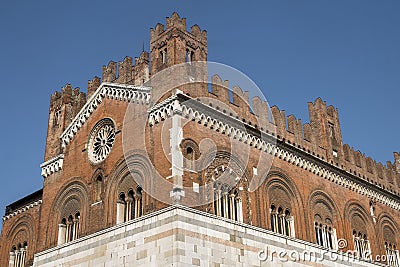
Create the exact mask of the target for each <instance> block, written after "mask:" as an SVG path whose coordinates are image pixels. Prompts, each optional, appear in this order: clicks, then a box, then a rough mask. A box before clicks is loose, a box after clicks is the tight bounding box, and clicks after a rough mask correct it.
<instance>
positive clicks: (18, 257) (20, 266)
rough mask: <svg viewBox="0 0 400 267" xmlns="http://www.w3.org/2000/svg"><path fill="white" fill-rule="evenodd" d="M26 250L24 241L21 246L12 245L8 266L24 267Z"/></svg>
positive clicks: (26, 244)
mask: <svg viewBox="0 0 400 267" xmlns="http://www.w3.org/2000/svg"><path fill="white" fill-rule="evenodd" d="M27 249H28V242H26V241H24V242H23V243H22V244H21V243H19V244H18V245H13V246H12V249H11V251H10V260H9V263H8V266H12V267H25V262H26V251H27Z"/></svg>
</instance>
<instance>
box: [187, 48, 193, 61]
mask: <svg viewBox="0 0 400 267" xmlns="http://www.w3.org/2000/svg"><path fill="white" fill-rule="evenodd" d="M192 61H194V52H193V51H191V50H189V49H186V62H192Z"/></svg>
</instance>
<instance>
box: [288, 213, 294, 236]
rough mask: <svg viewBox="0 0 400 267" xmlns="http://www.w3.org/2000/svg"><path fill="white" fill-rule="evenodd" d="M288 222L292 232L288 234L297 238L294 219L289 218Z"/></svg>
mask: <svg viewBox="0 0 400 267" xmlns="http://www.w3.org/2000/svg"><path fill="white" fill-rule="evenodd" d="M287 221H288V222H289V231H290V233H288V235H289V236H291V237H295V236H296V233H295V230H294V217H293V216H288V218H287Z"/></svg>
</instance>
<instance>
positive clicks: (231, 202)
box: [229, 194, 238, 220]
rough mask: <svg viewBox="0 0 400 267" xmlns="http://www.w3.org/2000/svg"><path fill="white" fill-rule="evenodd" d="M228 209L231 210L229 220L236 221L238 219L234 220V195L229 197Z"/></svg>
mask: <svg viewBox="0 0 400 267" xmlns="http://www.w3.org/2000/svg"><path fill="white" fill-rule="evenodd" d="M229 207H230V210H231V214H230V219H232V220H238V218H236V214H237V209H236V205H235V195H234V194H230V195H229Z"/></svg>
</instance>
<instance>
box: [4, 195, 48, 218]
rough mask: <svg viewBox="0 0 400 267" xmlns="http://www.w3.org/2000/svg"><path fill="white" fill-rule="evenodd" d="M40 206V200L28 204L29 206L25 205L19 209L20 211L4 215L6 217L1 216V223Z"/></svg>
mask: <svg viewBox="0 0 400 267" xmlns="http://www.w3.org/2000/svg"><path fill="white" fill-rule="evenodd" d="M40 204H42V200H41V199H39V200H37V201H34V202H32V203H30V204H29V205H26V206H25V207H23V208H20V209H18V210H16V211H14V212H13V213H11V214H8V215H6V216H3V222H4V221H6V220H8V219H10V218H12V217H14V216H16V215H18V214H21V213H23V212H25V211H27V210H29V209H31V208H33V207H36V206H39V205H40Z"/></svg>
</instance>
